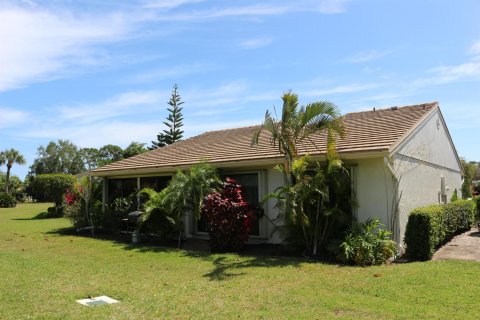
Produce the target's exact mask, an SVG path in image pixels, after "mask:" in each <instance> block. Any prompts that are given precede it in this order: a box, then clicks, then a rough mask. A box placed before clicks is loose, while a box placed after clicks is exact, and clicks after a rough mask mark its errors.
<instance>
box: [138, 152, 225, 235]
mask: <svg viewBox="0 0 480 320" xmlns="http://www.w3.org/2000/svg"><path fill="white" fill-rule="evenodd" d="M220 186H221V180H220V177H219V176H218V173H217V170H216V169H215V168H214V167H213V166H211V165H210V164H208V163H206V162H202V163H200V164H197V165H194V166H192V167H190V169H189V170H188V171H186V172H182V171H180V170H179V171H177V174H176V175H175V176H174V177H173V179H172V180H171V181H170V183H169V184H168V186H167V187H166V188H165V189H163V190H162V191H161V192H156V191H154V190H152V189H142V190H140V194H145V195H147V196H148V200H147V202H146V203H145V204H144V205H143V208H144V211H145V214H144V215H143V216H142V220H141V222H142V223H144V222H145V221H146V220H148V219H149V217H150V216H151V215H152V214H153V213H155V214H157V215H158V216H160V217H161V219H162V221H165V223H166V224H168V225H169V226H170V227H172V228H174V229H177V230H178V231H179V232H180V236H179V241H180V238H181V232H182V228H181V226H182V225H183V224H184V223H185V219H187V218H188V214H189V213H193V215H194V217H195V218H196V219H199V218H200V214H201V211H202V206H203V201H204V199H205V197H206V196H207V195H208V194H211V193H213V192H215V191H218V190H219V188H220Z"/></svg>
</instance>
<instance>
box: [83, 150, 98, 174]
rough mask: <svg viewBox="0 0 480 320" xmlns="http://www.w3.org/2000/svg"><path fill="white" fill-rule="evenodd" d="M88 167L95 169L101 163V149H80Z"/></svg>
mask: <svg viewBox="0 0 480 320" xmlns="http://www.w3.org/2000/svg"><path fill="white" fill-rule="evenodd" d="M79 153H80V158H81V159H82V160H83V163H84V166H85V168H86V169H89V170H90V169H95V168H97V167H98V166H99V165H100V161H101V160H100V151H99V150H98V149H96V148H82V149H80V151H79Z"/></svg>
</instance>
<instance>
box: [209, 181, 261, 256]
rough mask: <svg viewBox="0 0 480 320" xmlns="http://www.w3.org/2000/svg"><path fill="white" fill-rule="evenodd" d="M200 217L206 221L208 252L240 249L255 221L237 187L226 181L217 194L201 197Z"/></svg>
mask: <svg viewBox="0 0 480 320" xmlns="http://www.w3.org/2000/svg"><path fill="white" fill-rule="evenodd" d="M202 214H203V215H204V216H205V218H206V220H207V227H208V230H209V234H210V248H211V249H212V251H228V250H236V251H237V250H240V249H241V248H242V247H243V245H244V244H245V242H246V241H247V240H248V234H249V232H250V230H251V228H252V221H253V220H254V219H255V215H254V210H253V209H252V208H251V207H250V205H249V204H248V203H247V202H246V201H244V200H243V195H242V189H241V186H240V185H238V184H237V183H236V181H235V180H233V179H230V178H227V179H226V182H224V184H223V190H222V191H221V192H214V193H212V194H210V195H208V196H207V197H206V198H205V201H204V202H203V209H202Z"/></svg>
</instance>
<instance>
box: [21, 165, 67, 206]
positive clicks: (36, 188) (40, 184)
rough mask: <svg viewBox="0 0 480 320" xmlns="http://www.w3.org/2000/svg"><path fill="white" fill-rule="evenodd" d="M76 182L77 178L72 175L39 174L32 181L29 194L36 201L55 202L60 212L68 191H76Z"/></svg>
mask: <svg viewBox="0 0 480 320" xmlns="http://www.w3.org/2000/svg"><path fill="white" fill-rule="evenodd" d="M75 182H76V179H75V177H74V176H73V175H70V174H63V173H55V174H39V175H37V176H35V177H34V178H33V180H32V181H31V183H30V185H29V192H30V194H31V195H32V196H33V197H34V198H35V199H41V200H42V201H53V202H55V207H57V211H60V210H62V209H60V207H61V206H62V204H63V202H64V198H63V195H64V194H65V192H66V191H67V190H74V188H75Z"/></svg>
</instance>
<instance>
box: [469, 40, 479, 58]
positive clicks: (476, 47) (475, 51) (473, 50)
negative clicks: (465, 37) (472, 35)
mask: <svg viewBox="0 0 480 320" xmlns="http://www.w3.org/2000/svg"><path fill="white" fill-rule="evenodd" d="M469 53H470V54H471V55H480V41H477V42H476V43H474V44H473V45H472V47H471V48H470V50H469Z"/></svg>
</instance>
